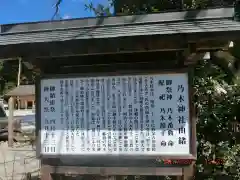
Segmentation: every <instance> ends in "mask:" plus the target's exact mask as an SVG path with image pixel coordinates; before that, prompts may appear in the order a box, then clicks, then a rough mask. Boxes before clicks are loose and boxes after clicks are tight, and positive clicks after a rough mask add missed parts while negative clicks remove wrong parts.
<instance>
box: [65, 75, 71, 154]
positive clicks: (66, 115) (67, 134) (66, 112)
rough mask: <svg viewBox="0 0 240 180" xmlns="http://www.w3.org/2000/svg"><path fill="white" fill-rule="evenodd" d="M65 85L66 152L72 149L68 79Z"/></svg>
mask: <svg viewBox="0 0 240 180" xmlns="http://www.w3.org/2000/svg"><path fill="white" fill-rule="evenodd" d="M64 86H65V92H64V106H65V123H66V131H65V132H66V135H65V138H66V142H65V144H66V152H69V150H70V147H69V146H70V142H69V141H70V139H69V129H70V122H69V121H70V120H69V99H68V98H69V83H68V80H65V82H64Z"/></svg>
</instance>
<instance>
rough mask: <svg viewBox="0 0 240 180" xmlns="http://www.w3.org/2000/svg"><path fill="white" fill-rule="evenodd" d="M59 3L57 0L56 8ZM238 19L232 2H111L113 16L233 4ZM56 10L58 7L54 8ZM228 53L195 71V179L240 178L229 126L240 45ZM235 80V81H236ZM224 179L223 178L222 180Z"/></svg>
mask: <svg viewBox="0 0 240 180" xmlns="http://www.w3.org/2000/svg"><path fill="white" fill-rule="evenodd" d="M60 3H61V0H58V1H57V3H56V7H58V6H59V4H60ZM234 3H235V5H236V6H235V9H236V12H235V15H236V20H238V16H239V14H240V13H239V12H240V10H239V11H238V9H240V8H239V7H240V6H239V1H238V0H236V1H233V0H221V1H220V0H215V1H214V0H182V1H179V0H162V1H151V0H135V1H127V0H121V1H120V0H119V1H117V0H116V1H111V2H110V4H111V5H112V6H114V7H115V9H116V12H115V13H114V14H119V13H120V14H126V15H128V14H145V13H155V12H159V11H163V10H184V9H202V8H206V7H212V6H218V5H221V4H224V5H233V4H234ZM86 8H87V9H90V10H92V11H93V12H95V14H96V15H97V16H103V15H110V11H109V9H110V8H109V7H104V6H103V5H101V4H99V5H97V6H95V7H94V6H93V4H91V3H90V4H87V5H86ZM56 11H58V8H56ZM229 52H230V54H229V53H225V52H223V51H219V52H217V53H216V54H215V55H214V56H213V57H214V58H212V61H205V60H200V61H199V62H198V64H197V65H196V67H195V70H194V76H193V79H194V88H195V95H194V102H195V105H196V107H197V108H198V122H197V139H198V160H197V172H196V179H214V178H216V177H218V178H217V179H219V178H220V176H223V175H226V176H227V177H228V178H230V179H236V180H239V179H240V144H239V141H238V139H239V137H238V135H237V134H235V133H234V132H233V131H232V127H231V124H232V122H235V121H240V113H239V109H240V82H239V68H240V67H239V66H240V62H239V59H240V54H239V52H240V42H238V41H236V42H234V48H232V49H230V50H229ZM236 80H237V81H236ZM227 177H224V178H225V179H226V178H227Z"/></svg>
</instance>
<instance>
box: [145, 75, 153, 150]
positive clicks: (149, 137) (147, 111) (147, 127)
mask: <svg viewBox="0 0 240 180" xmlns="http://www.w3.org/2000/svg"><path fill="white" fill-rule="evenodd" d="M149 84H150V83H149V78H145V80H144V107H145V109H144V115H145V130H146V139H145V140H146V143H145V144H146V151H151V149H152V147H150V141H151V140H152V131H150V129H151V127H150V125H151V122H150V108H149V88H150V87H149ZM151 126H152V125H151Z"/></svg>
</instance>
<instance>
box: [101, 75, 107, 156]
mask: <svg viewBox="0 0 240 180" xmlns="http://www.w3.org/2000/svg"><path fill="white" fill-rule="evenodd" d="M105 82H106V81H105V79H104V78H102V79H101V113H102V114H101V116H102V123H101V126H102V129H103V130H102V134H101V137H102V138H101V144H102V151H104V152H106V151H107V136H106V128H107V126H106V101H107V95H106V86H105Z"/></svg>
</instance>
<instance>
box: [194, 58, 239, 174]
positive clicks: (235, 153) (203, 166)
mask: <svg viewBox="0 0 240 180" xmlns="http://www.w3.org/2000/svg"><path fill="white" fill-rule="evenodd" d="M226 76H227V74H226V73H225V72H223V71H222V70H221V68H219V67H218V66H216V65H214V64H212V63H211V62H209V61H203V60H202V61H200V62H199V64H198V66H197V67H196V69H195V76H194V88H195V96H194V98H195V101H194V102H195V105H196V107H197V109H198V121H197V139H198V159H197V169H198V171H197V174H196V176H197V175H199V176H200V175H202V174H205V175H211V176H212V178H214V176H217V175H221V174H225V175H226V174H227V175H228V176H231V178H232V179H238V178H239V177H240V174H239V173H238V172H239V171H240V163H239V157H240V156H239V155H240V145H239V144H238V141H237V135H236V134H234V133H233V131H232V126H231V123H232V122H235V121H236V120H239V119H237V118H239V112H238V111H239V108H240V86H239V84H228V83H227V82H226V80H225V78H226ZM214 161H215V162H214ZM239 179H240V178H239Z"/></svg>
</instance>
